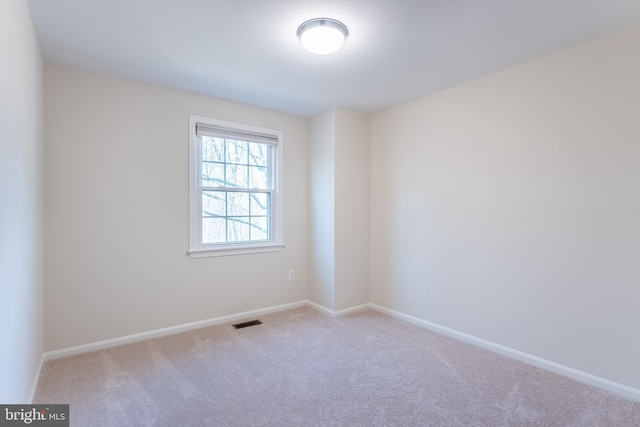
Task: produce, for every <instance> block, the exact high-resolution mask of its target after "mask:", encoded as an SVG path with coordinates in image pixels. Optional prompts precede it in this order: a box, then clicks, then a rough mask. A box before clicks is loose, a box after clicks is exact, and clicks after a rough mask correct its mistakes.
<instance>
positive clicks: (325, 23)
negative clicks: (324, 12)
mask: <svg viewBox="0 0 640 427" xmlns="http://www.w3.org/2000/svg"><path fill="white" fill-rule="evenodd" d="M296 34H297V35H298V38H299V39H300V43H302V46H304V48H305V49H307V50H308V51H309V52H311V53H315V54H317V55H328V54H330V53H333V52H335V51H337V50H338V49H340V48H341V47H342V45H343V44H344V41H345V40H346V39H347V37H349V30H348V29H347V27H346V26H345V25H344V24H343V23H342V22H340V21H336V20H335V19H330V18H314V19H310V20H308V21H305V22H303V23H302V24H301V25H300V26H299V27H298V31H297V32H296Z"/></svg>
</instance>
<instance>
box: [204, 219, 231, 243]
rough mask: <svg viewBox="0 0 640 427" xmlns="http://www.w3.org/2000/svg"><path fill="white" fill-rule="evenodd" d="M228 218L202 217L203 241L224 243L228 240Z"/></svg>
mask: <svg viewBox="0 0 640 427" xmlns="http://www.w3.org/2000/svg"><path fill="white" fill-rule="evenodd" d="M225 227H226V220H225V219H224V218H202V243H203V244H204V245H207V244H212V243H224V242H226V241H227V230H226V228H225Z"/></svg>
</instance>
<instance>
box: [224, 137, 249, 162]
mask: <svg viewBox="0 0 640 427" xmlns="http://www.w3.org/2000/svg"><path fill="white" fill-rule="evenodd" d="M226 141H227V163H241V164H243V165H246V164H247V163H248V162H249V161H248V151H249V147H248V145H249V143H248V142H242V141H232V140H230V139H227V140H226Z"/></svg>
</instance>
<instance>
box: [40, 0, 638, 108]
mask: <svg viewBox="0 0 640 427" xmlns="http://www.w3.org/2000/svg"><path fill="white" fill-rule="evenodd" d="M28 3H29V7H30V9H31V14H32V18H33V22H34V26H35V29H36V33H37V35H38V39H39V42H40V46H41V49H42V53H43V55H44V58H45V60H46V61H48V62H51V63H56V64H62V65H67V66H71V67H75V68H80V69H86V70H90V71H95V72H100V73H105V74H109V75H114V76H119V77H124V78H129V79H133V80H138V81H143V82H149V83H154V84H159V85H162V86H167V87H172V88H177V89H182V90H186V91H190V92H195V93H200V94H204V95H210V96H214V97H217V98H223V99H228V100H232V101H238V102H242V103H246V104H252V105H257V106H261V107H266V108H271V109H275V110H280V111H284V112H288V113H293V114H296V115H301V116H313V115H316V114H318V113H321V112H323V111H325V110H327V109H329V108H331V107H336V106H341V107H350V108H354V109H357V110H360V111H363V112H373V111H377V110H381V109H384V108H387V107H390V106H392V105H396V104H399V103H402V102H406V101H409V100H412V99H415V98H418V97H420V96H424V95H427V94H430V93H433V92H436V91H439V90H442V89H445V88H447V87H451V86H454V85H457V84H460V83H463V82H465V81H469V80H472V79H474V78H477V77H480V76H483V75H486V74H489V73H492V72H494V71H497V70H500V69H504V68H507V67H510V66H513V65H516V64H519V63H522V62H525V61H527V60H530V59H533V58H536V57H539V56H542V55H544V54H547V53H549V52H553V51H555V50H559V49H562V48H565V47H568V46H572V45H575V44H577V43H580V42H583V41H586V40H589V39H592V38H595V37H598V36H601V35H604V34H607V33H611V32H614V31H617V30H619V29H623V28H626V27H630V26H633V25H637V24H640V0H482V1H480V0H395V1H392V0H342V1H340V0H322V1H317V0H28ZM315 17H329V18H334V19H337V20H339V21H342V22H343V23H345V24H346V25H347V27H349V31H350V37H349V39H348V40H347V42H346V43H345V45H344V47H343V48H342V49H341V50H340V51H338V52H337V53H335V54H333V55H329V56H316V55H313V54H311V53H308V52H306V51H305V50H303V48H302V47H301V46H300V43H299V42H298V39H297V38H296V29H297V28H298V25H300V24H301V23H302V22H303V21H305V20H307V19H310V18H315Z"/></svg>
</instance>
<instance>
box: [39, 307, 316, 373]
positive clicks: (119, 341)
mask: <svg viewBox="0 0 640 427" xmlns="http://www.w3.org/2000/svg"><path fill="white" fill-rule="evenodd" d="M305 305H307V301H299V302H294V303H290V304H283V305H277V306H274V307H268V308H262V309H258V310H251V311H245V312H242V313H237V314H230V315H228V316H222V317H215V318H213V319H207V320H200V321H198V322H192V323H185V324H183V325H177V326H170V327H168V328H162V329H156V330H153V331H148V332H142V333H139V334H133V335H127V336H124V337H119V338H112V339H108V340H104V341H98V342H93V343H89V344H83V345H79V346H76V347H70V348H64V349H61V350H53V351H48V352H45V353H44V355H43V358H44V361H47V360H52V359H59V358H61V357H67V356H74V355H76V354H81V353H88V352H90V351H96V350H103V349H105V348H110V347H116V346H119V345H123V344H129V343H133V342H138V341H144V340H148V339H151V338H159V337H164V336H167V335H173V334H179V333H181V332H187V331H191V330H194V329H199V328H204V327H207V326H213V325H218V324H220V323H227V322H234V321H236V320H242V319H246V318H248V317H256V316H262V315H265V314H269V313H276V312H278V311H283V310H290V309H292V308H297V307H304V306H305Z"/></svg>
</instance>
